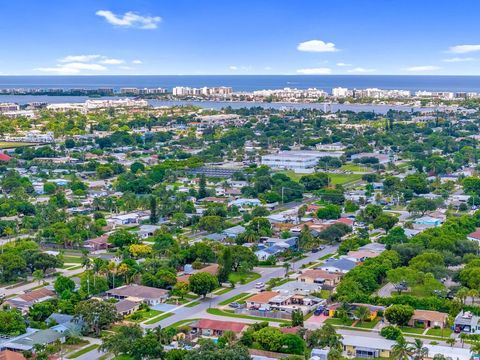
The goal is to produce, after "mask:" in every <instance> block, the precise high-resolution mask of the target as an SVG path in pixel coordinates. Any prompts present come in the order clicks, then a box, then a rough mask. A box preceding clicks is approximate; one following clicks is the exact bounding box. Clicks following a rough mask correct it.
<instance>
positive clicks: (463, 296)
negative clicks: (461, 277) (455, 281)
mask: <svg viewBox="0 0 480 360" xmlns="http://www.w3.org/2000/svg"><path fill="white" fill-rule="evenodd" d="M456 295H457V297H458V298H459V299H460V301H461V303H462V305H463V304H465V299H466V298H467V296H468V289H467V288H466V287H461V288H460V289H458V291H457V294H456Z"/></svg>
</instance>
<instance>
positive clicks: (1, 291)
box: [0, 268, 85, 296]
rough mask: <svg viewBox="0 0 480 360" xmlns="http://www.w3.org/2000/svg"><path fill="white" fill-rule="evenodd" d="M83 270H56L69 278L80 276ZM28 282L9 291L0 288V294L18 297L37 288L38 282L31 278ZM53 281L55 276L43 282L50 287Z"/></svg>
mask: <svg viewBox="0 0 480 360" xmlns="http://www.w3.org/2000/svg"><path fill="white" fill-rule="evenodd" d="M84 270H85V269H84V268H80V269H76V270H66V269H57V272H61V273H62V275H64V276H67V277H71V276H75V275H78V274H81V273H82V272H83V271H84ZM28 280H29V281H30V282H29V283H28V284H25V285H21V286H16V287H13V288H10V289H8V288H7V287H1V288H0V294H1V295H4V296H10V295H14V294H18V295H20V294H23V293H24V292H25V291H28V290H30V289H32V288H34V287H37V286H38V285H39V284H38V282H36V281H34V280H33V278H32V277H31V276H30V277H29V278H28ZM55 280H56V276H54V277H49V278H46V279H45V282H46V283H47V284H49V285H51V284H53V283H54V282H55Z"/></svg>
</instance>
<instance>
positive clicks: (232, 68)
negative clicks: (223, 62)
mask: <svg viewBox="0 0 480 360" xmlns="http://www.w3.org/2000/svg"><path fill="white" fill-rule="evenodd" d="M228 69H229V70H233V71H235V70H238V66H235V65H230V66H229V67H228Z"/></svg>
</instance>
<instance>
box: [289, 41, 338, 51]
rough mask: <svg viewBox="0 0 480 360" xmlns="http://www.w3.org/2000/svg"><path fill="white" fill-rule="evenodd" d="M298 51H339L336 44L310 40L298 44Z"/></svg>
mask: <svg viewBox="0 0 480 360" xmlns="http://www.w3.org/2000/svg"><path fill="white" fill-rule="evenodd" d="M297 50H299V51H306V52H335V51H338V49H337V48H336V47H335V44H334V43H331V42H325V41H322V40H309V41H304V42H301V43H300V44H298V46H297Z"/></svg>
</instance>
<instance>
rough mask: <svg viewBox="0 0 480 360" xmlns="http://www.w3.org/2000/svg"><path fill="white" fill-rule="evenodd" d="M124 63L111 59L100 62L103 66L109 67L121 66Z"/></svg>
mask: <svg viewBox="0 0 480 360" xmlns="http://www.w3.org/2000/svg"><path fill="white" fill-rule="evenodd" d="M124 62H125V60H122V59H109V58H106V59H103V60H102V61H100V63H101V64H107V65H119V64H123V63H124Z"/></svg>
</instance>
